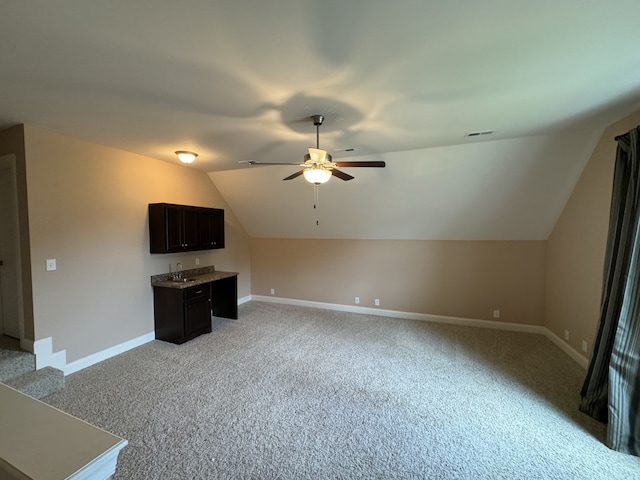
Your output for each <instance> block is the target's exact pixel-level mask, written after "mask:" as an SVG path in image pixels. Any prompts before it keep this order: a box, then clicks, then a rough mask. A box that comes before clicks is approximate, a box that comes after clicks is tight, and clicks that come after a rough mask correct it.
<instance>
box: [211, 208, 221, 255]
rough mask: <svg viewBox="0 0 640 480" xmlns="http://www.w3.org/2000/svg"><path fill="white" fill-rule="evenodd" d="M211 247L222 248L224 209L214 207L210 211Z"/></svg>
mask: <svg viewBox="0 0 640 480" xmlns="http://www.w3.org/2000/svg"><path fill="white" fill-rule="evenodd" d="M211 236H212V239H213V240H212V243H211V246H212V248H224V210H222V209H220V208H216V209H214V210H213V211H212V226H211Z"/></svg>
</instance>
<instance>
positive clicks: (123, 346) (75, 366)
mask: <svg viewBox="0 0 640 480" xmlns="http://www.w3.org/2000/svg"><path fill="white" fill-rule="evenodd" d="M155 338H156V334H155V332H150V333H147V334H145V335H142V336H140V337H137V338H133V339H131V340H127V341H126V342H123V343H120V344H118V345H114V346H113V347H109V348H107V349H105V350H102V351H100V352H97V353H93V354H91V355H88V356H86V357H83V358H81V359H79V360H76V361H74V362H71V363H69V364H67V365H65V366H64V368H62V369H61V370H62V371H63V372H64V374H65V375H69V374H71V373H75V372H77V371H79V370H82V369H83V368H87V367H90V366H91V365H95V364H96V363H99V362H102V361H103V360H106V359H108V358H111V357H115V356H116V355H120V354H121V353H124V352H126V351H127V350H131V349H132V348H135V347H139V346H140V345H144V344H145V343H148V342H150V341H152V340H155Z"/></svg>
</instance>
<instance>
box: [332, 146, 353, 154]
mask: <svg viewBox="0 0 640 480" xmlns="http://www.w3.org/2000/svg"><path fill="white" fill-rule="evenodd" d="M355 151H356V149H355V148H353V147H346V148H336V149H335V150H334V152H336V153H337V152H355Z"/></svg>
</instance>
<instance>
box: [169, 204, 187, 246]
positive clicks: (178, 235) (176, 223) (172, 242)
mask: <svg viewBox="0 0 640 480" xmlns="http://www.w3.org/2000/svg"><path fill="white" fill-rule="evenodd" d="M182 218H183V210H182V208H175V207H166V209H165V221H166V229H167V230H166V238H167V251H168V252H176V251H179V250H182V245H183V243H184V240H183V234H182V231H183V228H182V223H183V220H182Z"/></svg>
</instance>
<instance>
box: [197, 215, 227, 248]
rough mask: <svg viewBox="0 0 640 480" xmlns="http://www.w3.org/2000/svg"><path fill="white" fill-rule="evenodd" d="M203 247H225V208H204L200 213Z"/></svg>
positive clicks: (200, 242) (201, 245)
mask: <svg viewBox="0 0 640 480" xmlns="http://www.w3.org/2000/svg"><path fill="white" fill-rule="evenodd" d="M198 218H199V221H200V240H199V245H200V247H202V248H206V249H209V248H224V210H222V209H219V208H203V209H201V210H200V212H199V214H198Z"/></svg>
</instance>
